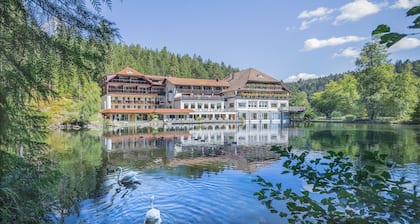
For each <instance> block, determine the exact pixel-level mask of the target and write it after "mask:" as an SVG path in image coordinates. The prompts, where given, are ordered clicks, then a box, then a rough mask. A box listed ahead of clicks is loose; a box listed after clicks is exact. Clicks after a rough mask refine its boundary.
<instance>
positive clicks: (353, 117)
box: [344, 114, 356, 121]
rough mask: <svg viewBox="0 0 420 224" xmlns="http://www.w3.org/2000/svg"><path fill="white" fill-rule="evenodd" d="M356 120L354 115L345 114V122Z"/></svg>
mask: <svg viewBox="0 0 420 224" xmlns="http://www.w3.org/2000/svg"><path fill="white" fill-rule="evenodd" d="M355 119H356V115H353V114H346V116H345V117H344V120H345V121H354V120H355Z"/></svg>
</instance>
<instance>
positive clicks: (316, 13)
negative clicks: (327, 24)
mask: <svg viewBox="0 0 420 224" xmlns="http://www.w3.org/2000/svg"><path fill="white" fill-rule="evenodd" d="M333 11H334V10H333V9H329V8H326V7H319V8H317V9H315V10H312V11H308V10H305V11H303V12H301V13H300V14H299V16H298V18H299V19H309V18H312V17H322V16H326V15H328V14H330V13H332V12H333Z"/></svg>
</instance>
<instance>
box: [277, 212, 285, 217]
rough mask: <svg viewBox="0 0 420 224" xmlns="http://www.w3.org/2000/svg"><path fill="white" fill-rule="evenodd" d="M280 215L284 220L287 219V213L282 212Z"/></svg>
mask: <svg viewBox="0 0 420 224" xmlns="http://www.w3.org/2000/svg"><path fill="white" fill-rule="evenodd" d="M279 215H280V217H283V218H284V217H287V213H285V212H280V213H279Z"/></svg>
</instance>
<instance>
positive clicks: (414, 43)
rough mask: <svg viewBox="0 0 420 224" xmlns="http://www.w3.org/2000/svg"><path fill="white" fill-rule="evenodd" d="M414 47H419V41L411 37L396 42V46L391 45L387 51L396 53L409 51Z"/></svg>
mask: <svg viewBox="0 0 420 224" xmlns="http://www.w3.org/2000/svg"><path fill="white" fill-rule="evenodd" d="M416 47H420V40H419V39H417V38H413V37H405V38H403V39H401V40H400V41H398V42H397V43H396V44H394V45H392V46H391V47H390V48H389V49H388V51H389V52H396V51H401V50H409V49H413V48H416Z"/></svg>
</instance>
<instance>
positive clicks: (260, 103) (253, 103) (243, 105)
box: [229, 101, 286, 108]
mask: <svg viewBox="0 0 420 224" xmlns="http://www.w3.org/2000/svg"><path fill="white" fill-rule="evenodd" d="M268 105H269V104H268V101H249V102H248V107H247V103H246V101H244V102H238V108H268ZM280 106H281V107H286V104H285V103H282V104H280ZM229 107H233V103H231V104H229ZM270 107H271V108H278V103H276V102H271V103H270Z"/></svg>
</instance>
